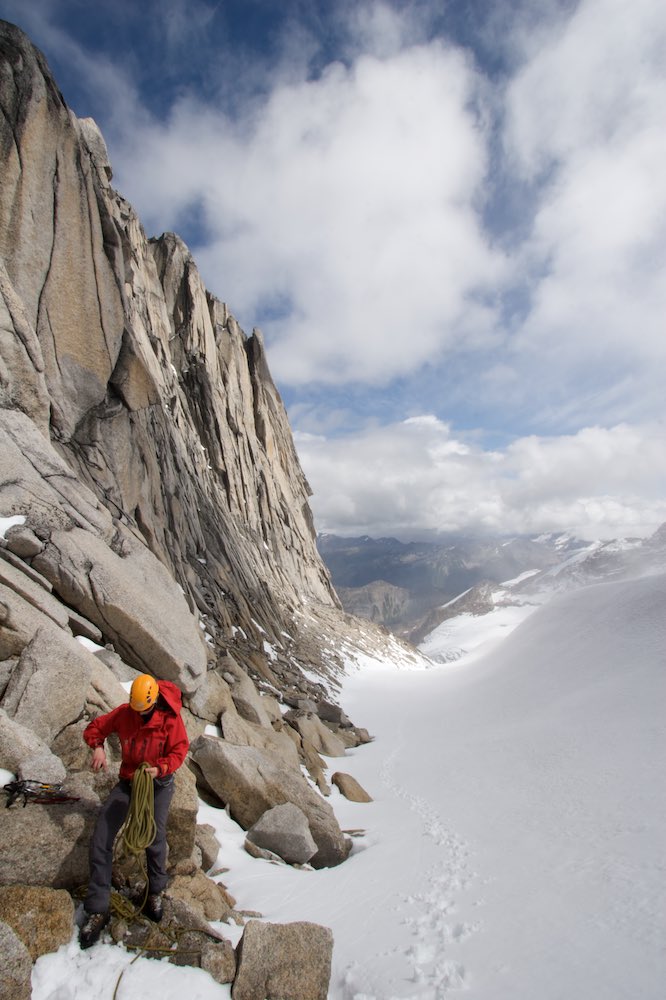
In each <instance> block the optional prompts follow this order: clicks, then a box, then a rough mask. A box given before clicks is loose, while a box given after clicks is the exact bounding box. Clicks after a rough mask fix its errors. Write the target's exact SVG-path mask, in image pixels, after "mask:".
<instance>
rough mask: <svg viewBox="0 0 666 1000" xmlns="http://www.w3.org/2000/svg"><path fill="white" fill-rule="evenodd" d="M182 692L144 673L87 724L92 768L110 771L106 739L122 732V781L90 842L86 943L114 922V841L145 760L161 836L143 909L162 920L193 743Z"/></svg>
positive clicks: (152, 851) (152, 854)
mask: <svg viewBox="0 0 666 1000" xmlns="http://www.w3.org/2000/svg"><path fill="white" fill-rule="evenodd" d="M181 701H182V699H181V693H180V691H179V689H178V688H177V687H176V685H175V684H172V683H171V682H170V681H163V680H161V681H159V683H158V682H157V681H156V680H155V678H154V677H151V676H150V674H140V676H139V677H137V678H136V679H135V680H134V681H133V683H132V688H131V690H130V698H129V704H124V705H120V706H119V707H118V708H114V709H113V711H111V712H107V713H106V715H100V716H98V717H97V718H96V719H93V721H92V722H91V723H90V724H89V725H88V726H87V727H86V729H85V730H84V732H83V738H84V740H85V741H86V743H87V744H88V746H89V747H91V748H92V750H93V755H92V761H91V767H92V770H93V771H100V770H102V769H104V770H106V766H107V763H106V753H105V751H104V740H105V739H106V738H107V736H110V735H111V733H117V734H118V736H119V737H120V744H121V748H122V762H121V765H120V780H119V782H118V784H117V785H116V786H115V788H113V789H112V791H111V794H110V795H109V797H108V799H107V800H106V802H105V803H104V805H103V806H102V811H101V813H100V814H99V817H98V819H97V823H96V825H95V829H94V832H93V835H92V839H91V841H90V881H89V883H88V893H87V896H86V899H85V903H84V907H85V914H86V917H85V922H84V924H83V926H82V927H81V931H80V933H79V941H80V944H81V947H82V948H89V947H90V946H91V945H92V944H94V943H95V941H96V940H97V939H98V937H99V936H100V934H101V932H102V930H103V929H104V927H105V926H106V925H107V923H108V922H109V917H110V914H109V903H110V896H111V874H112V863H113V842H114V840H115V837H116V834H117V833H118V831H119V830H120V828H121V826H122V825H123V823H124V821H125V818H126V816H127V813H128V810H129V805H130V797H131V791H132V778H133V776H134V774H135V772H136V771H137V769H138V768H139V767H140V765H141V764H146V765H147V767H146V769H145V770H146V773H147V774H148V775H150V777H151V778H152V779H153V787H154V792H155V824H156V830H157V832H156V835H155V839H154V841H153V843H152V844H151V845H150V846H149V847H148V848H146V861H147V871H148V896H147V899H146V902H145V903H144V906H143V910H142V912H143V913H144V914H145V915H146V916H147V917H149V918H150V919H151V920H154V921H155V922H158V921H160V920H161V919H162V893H163V891H164V889H165V887H166V883H167V873H166V825H167V816H168V813H169V806H170V804H171V799H172V797H173V793H174V772H175V771H177V770H178V768H179V767H180V765H181V764H182V763H183V761H184V759H185V754H186V753H187V749H188V746H189V741H188V738H187V733H186V731H185V725H184V723H183V720H182V718H181V715H180V708H181Z"/></svg>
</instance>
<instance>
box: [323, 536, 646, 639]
mask: <svg viewBox="0 0 666 1000" xmlns="http://www.w3.org/2000/svg"><path fill="white" fill-rule="evenodd" d="M317 547H318V549H319V552H320V554H321V556H322V558H323V560H324V562H325V563H326V566H327V567H328V570H329V572H330V574H331V578H332V581H333V585H334V587H335V589H336V591H337V594H338V596H339V598H340V600H341V602H342V605H343V607H344V608H345V610H346V611H348V612H350V613H353V614H355V615H359V616H361V617H364V618H369V619H370V620H372V621H375V622H378V623H380V624H383V625H384V626H386V627H387V628H388V629H390V630H391V631H392V632H394V633H396V634H397V635H399V636H401V637H402V638H406V639H408V640H409V641H410V642H412V643H413V644H415V645H417V644H419V643H420V642H422V641H423V639H424V638H425V636H427V635H428V634H429V633H430V632H431V631H432V630H433V629H435V628H436V627H437V626H438V625H439V624H440V623H441V622H443V621H445V620H446V619H448V618H450V617H453V616H456V615H458V614H461V613H465V612H466V613H472V614H484V613H486V612H487V611H489V610H491V609H492V607H493V606H494V601H493V595H497V599H498V600H500V599H501V600H507V599H509V598H508V595H516V600H519V601H524V600H526V599H527V600H529V599H530V595H532V596H533V597H534V596H535V595H536V594H537V593H538V594H539V595H540V597H539V599H538V600H537V603H541V602H542V600H543V596H544V592H546V591H547V592H550V591H557V590H561V589H569V588H571V587H575V586H582V585H584V584H585V583H591V582H597V581H599V580H602V579H605V578H611V577H612V578H617V577H619V576H627V575H632V574H635V573H640V572H643V571H644V570H649V569H652V568H655V569H658V568H664V569H666V525H663V526H662V527H661V528H660V529H659V531H657V532H656V533H655V534H654V535H653V536H652V537H651V538H648V539H638V538H630V539H618V540H613V541H605V542H600V541H596V542H590V541H586V540H583V539H579V538H576V537H574V536H573V535H569V534H566V533H563V534H557V533H551V534H542V535H531V536H523V535H521V536H514V537H511V538H507V537H505V536H504V537H499V536H498V537H493V538H489V537H484V538H478V537H470V536H466V535H447V536H445V537H444V538H443V539H442V540H440V541H439V542H437V543H434V542H400V541H398V540H397V539H395V538H370V537H368V536H363V537H360V538H342V537H340V536H338V535H332V534H321V535H319V536H318V537H317ZM500 592H501V594H502V596H501V597H500ZM517 595H521V596H520V597H518V596H517Z"/></svg>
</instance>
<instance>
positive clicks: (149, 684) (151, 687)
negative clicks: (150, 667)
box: [130, 674, 160, 712]
mask: <svg viewBox="0 0 666 1000" xmlns="http://www.w3.org/2000/svg"><path fill="white" fill-rule="evenodd" d="M159 693H160V686H159V684H158V683H157V681H156V680H155V678H154V677H151V676H150V674H139V676H138V677H136V678H135V679H134V681H133V682H132V687H131V689H130V707H131V708H133V709H134V711H135V712H147V711H148V710H149V709H150V708H152V707H153V705H154V704H155V702H156V701H157V696H158V695H159Z"/></svg>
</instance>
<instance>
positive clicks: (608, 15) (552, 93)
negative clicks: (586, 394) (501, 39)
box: [506, 0, 666, 419]
mask: <svg viewBox="0 0 666 1000" xmlns="http://www.w3.org/2000/svg"><path fill="white" fill-rule="evenodd" d="M665 53H666V8H664V5H663V3H662V2H661V0H637V2H636V3H632V4H626V3H624V2H622V0H585V2H584V3H581V4H580V5H579V7H578V8H577V9H576V11H575V12H574V13H573V14H572V16H571V18H570V19H569V20H568V22H566V23H565V24H564V26H560V28H559V29H558V31H557V32H555V33H554V34H553V35H551V36H550V37H549V38H547V39H546V40H545V42H544V41H543V40H542V42H541V46H540V48H539V49H538V50H536V51H535V52H533V53H532V54H531V55H530V57H529V59H528V61H527V63H526V65H525V67H524V68H523V70H522V71H521V72H520V73H518V74H517V75H516V77H515V79H514V80H513V82H512V83H511V86H510V87H509V89H508V94H507V120H508V127H507V131H506V141H507V144H508V148H509V150H510V151H511V154H512V155H513V157H514V159H515V166H516V170H517V176H523V177H525V178H527V179H531V180H534V179H535V178H538V177H541V178H542V181H541V184H542V186H541V189H540V195H539V204H538V208H537V211H536V214H535V219H534V226H533V230H532V234H531V237H530V239H529V240H528V241H527V242H526V244H525V245H524V246H523V247H522V249H521V252H520V255H519V256H520V259H521V260H522V262H523V265H524V267H525V270H526V272H527V273H531V274H532V275H533V276H534V277H533V280H532V288H531V298H532V305H531V309H530V311H529V314H528V315H527V318H526V320H525V322H524V324H523V326H522V328H521V329H520V331H519V334H518V336H517V337H516V339H515V341H514V344H513V348H514V350H515V351H516V352H517V353H518V354H519V355H520V356H521V357H522V359H523V363H524V365H525V366H526V368H527V369H528V370H530V369H531V370H535V369H537V368H538V369H539V371H540V372H542V373H545V378H542V379H541V380H540V381H542V382H543V383H544V384H545V387H546V388H547V389H548V388H550V389H551V392H552V390H553V387H554V386H555V385H556V382H557V380H561V379H563V378H567V376H568V379H569V381H570V382H571V381H573V380H577V379H578V378H579V377H580V373H581V372H582V371H585V370H586V371H587V373H588V380H589V381H592V380H594V381H595V382H596V385H597V387H598V388H599V390H600V391H601V393H602V394H603V396H604V397H605V398H606V400H607V401H608V402H610V399H611V398H612V397H613V396H614V397H615V402H614V406H615V408H617V407H618V406H619V407H622V408H623V410H624V414H625V415H626V416H631V415H632V410H635V409H636V408H637V407H638V408H639V411H640V408H642V410H643V412H642V416H645V415H646V413H655V412H660V403H659V398H660V395H661V386H660V381H661V378H660V376H659V375H658V374H657V373H658V371H659V369H658V367H657V366H659V365H660V364H661V365H663V363H664V361H665V360H666V336H665V334H666V325H665V322H664V316H665V315H666V284H665V283H664V280H663V274H664V268H665V267H666V171H664V169H663V164H664V162H666V130H665V129H664V126H663V115H664V110H663V109H664V107H665V106H666V63H665V61H664V55H665ZM591 375H593V376H594V379H590V378H589V376H591ZM627 375H629V376H630V378H629V379H627ZM636 380H638V381H639V382H642V383H643V385H642V386H641V387H640V388H638V395H640V397H641V398H640V399H639V398H638V395H637V386H636ZM611 386H615V388H616V389H617V390H618V391H617V392H615V393H609V392H608V389H609V387H611ZM553 395H554V396H555V395H557V394H556V393H553ZM632 397H633V398H632ZM657 407H659V409H657ZM612 412H613V404H610V406H609V407H608V409H607V410H606V414H605V415H606V416H608V414H612ZM601 415H602V416H604V414H603V413H602V414H601ZM639 415H641V414H640V412H639ZM578 418H579V419H580V414H579V415H578ZM588 418H589V412H588Z"/></svg>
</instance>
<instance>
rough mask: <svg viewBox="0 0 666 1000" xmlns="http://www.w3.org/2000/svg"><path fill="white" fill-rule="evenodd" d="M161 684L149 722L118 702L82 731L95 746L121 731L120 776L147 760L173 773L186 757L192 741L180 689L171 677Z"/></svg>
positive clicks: (160, 682)
mask: <svg viewBox="0 0 666 1000" xmlns="http://www.w3.org/2000/svg"><path fill="white" fill-rule="evenodd" d="M158 684H159V686H160V697H159V699H158V702H157V706H156V708H155V710H154V712H153V714H152V715H151V717H150V718H149V719H148V721H147V722H146V721H144V719H143V718H142V716H141V715H139V713H138V712H135V711H134V709H133V708H130V706H129V705H119V706H118V708H114V709H113V711H111V712H107V713H106V715H98V716H97V718H96V719H93V721H92V722H91V723H90V724H89V725H88V726H86V728H85V729H84V731H83V738H84V740H85V741H86V743H87V744H88V746H89V747H92V748H93V749H95V747H101V746H103V744H104V740H105V739H106V738H107V736H110V735H111V733H118V736H119V737H120V744H121V746H122V752H123V759H122V763H121V765H120V777H121V778H126V779H127V780H128V781H129V780H131V778H132V776H133V774H134V772H135V771H136V769H137V767H138V766H139V764H143V763H144V761H145V763H147V764H150V766H151V767H157V768H159V770H160V776H161V777H164V775H167V774H172V773H173V771H177V770H178V768H179V767H180V765H181V764H182V763H183V761H184V760H185V754H186V753H187V749H188V747H189V745H190V741H189V740H188V738H187V732H186V730H185V724H184V723H183V720H182V719H181V717H180V708H181V704H182V697H181V693H180V691H179V689H178V688H177V687H176V685H175V684H172V683H171V681H158Z"/></svg>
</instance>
